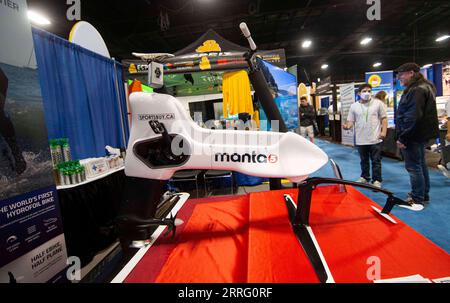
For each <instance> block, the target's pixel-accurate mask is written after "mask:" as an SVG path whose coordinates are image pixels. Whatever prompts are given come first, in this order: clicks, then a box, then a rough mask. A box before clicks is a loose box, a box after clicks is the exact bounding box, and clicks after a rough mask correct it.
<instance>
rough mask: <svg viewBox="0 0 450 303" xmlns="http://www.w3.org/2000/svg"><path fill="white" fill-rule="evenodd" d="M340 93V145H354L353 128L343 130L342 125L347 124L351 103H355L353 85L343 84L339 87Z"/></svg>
mask: <svg viewBox="0 0 450 303" xmlns="http://www.w3.org/2000/svg"><path fill="white" fill-rule="evenodd" d="M340 93H341V113H342V126H341V127H342V144H344V145H350V146H354V145H355V128H351V129H348V130H345V129H344V128H343V126H344V123H346V122H347V117H348V112H349V110H350V107H351V106H352V104H353V103H355V84H354V83H351V84H345V85H342V86H340Z"/></svg>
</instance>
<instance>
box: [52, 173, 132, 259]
mask: <svg viewBox="0 0 450 303" xmlns="http://www.w3.org/2000/svg"><path fill="white" fill-rule="evenodd" d="M124 183H125V173H124V169H123V167H121V168H117V169H114V170H112V171H109V172H108V173H105V174H104V175H100V176H97V177H95V178H92V179H88V180H87V181H85V182H83V183H80V184H77V185H69V186H59V187H58V188H57V189H58V196H59V203H60V206H61V216H62V223H63V228H64V235H65V238H66V246H67V254H68V256H77V257H79V258H80V259H81V263H82V266H84V265H86V264H87V263H89V262H90V261H91V260H92V258H93V257H94V256H95V255H96V254H97V253H98V252H99V251H101V250H103V249H105V248H106V247H108V246H109V245H111V244H112V243H113V242H114V241H115V240H116V238H117V235H116V231H115V227H114V219H115V217H116V216H117V213H118V210H119V205H120V201H121V197H122V191H123V185H124Z"/></svg>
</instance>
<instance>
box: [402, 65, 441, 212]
mask: <svg viewBox="0 0 450 303" xmlns="http://www.w3.org/2000/svg"><path fill="white" fill-rule="evenodd" d="M395 71H396V72H397V79H398V80H399V81H400V83H401V85H402V86H404V87H406V89H405V91H404V92H403V95H402V98H401V100H400V102H399V104H398V108H397V117H396V125H395V130H396V136H397V146H398V147H399V148H400V150H401V151H402V154H403V158H404V160H405V169H406V170H407V171H408V173H409V177H410V183H411V192H410V193H409V194H408V197H407V199H406V201H407V202H408V203H409V204H410V205H411V206H414V204H422V205H423V204H425V203H428V202H429V200H430V198H429V191H430V177H429V174H428V167H427V164H426V162H425V145H426V144H427V143H428V142H429V141H430V140H431V139H436V138H438V137H439V121H438V116H437V109H436V88H435V87H434V84H433V83H431V82H430V81H428V80H427V79H425V78H424V76H423V75H422V74H421V73H420V66H419V65H417V64H416V63H412V62H410V63H405V64H403V65H401V66H400V67H398V68H397V69H396V70H395Z"/></svg>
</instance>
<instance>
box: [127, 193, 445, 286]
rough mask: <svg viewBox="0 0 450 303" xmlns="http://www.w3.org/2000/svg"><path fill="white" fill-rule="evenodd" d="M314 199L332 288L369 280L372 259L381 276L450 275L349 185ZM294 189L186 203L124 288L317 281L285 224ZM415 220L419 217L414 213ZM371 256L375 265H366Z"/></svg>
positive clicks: (441, 256) (430, 248)
mask: <svg viewBox="0 0 450 303" xmlns="http://www.w3.org/2000/svg"><path fill="white" fill-rule="evenodd" d="M347 188H348V192H347V193H339V192H337V187H334V186H326V187H319V188H318V189H317V190H315V191H314V193H313V202H312V206H311V227H312V229H313V231H314V234H315V236H316V238H317V240H318V242H319V245H320V247H321V249H322V252H323V254H324V256H325V258H326V261H327V263H328V266H329V267H330V270H331V273H332V275H333V277H334V279H335V281H336V282H370V281H369V280H368V278H367V271H368V270H369V268H370V267H371V265H372V263H370V264H367V263H368V260H373V257H376V258H378V260H379V261H380V272H381V278H382V279H385V278H394V277H400V276H407V275H414V274H421V275H422V276H424V277H426V278H430V279H433V278H439V277H444V276H449V275H450V256H449V255H448V254H447V253H446V252H445V251H443V250H442V249H440V248H439V247H437V246H436V245H434V244H433V243H432V242H431V241H429V240H428V239H426V238H425V237H423V236H422V235H420V234H418V233H417V232H415V231H414V230H413V229H412V228H410V227H409V226H407V225H405V224H404V223H402V222H401V221H400V220H399V219H397V218H395V219H396V221H397V222H398V224H396V225H395V224H392V223H390V222H388V221H387V220H385V219H382V218H381V217H380V216H379V215H378V214H376V213H375V211H373V210H372V209H371V207H370V206H371V205H374V206H378V205H377V204H376V203H374V202H373V201H371V200H370V199H368V198H367V197H365V196H364V195H363V194H361V193H360V192H358V191H356V190H355V189H353V188H351V187H349V186H348V187H347ZM285 193H289V194H291V195H292V197H293V198H294V200H296V199H297V190H294V189H293V190H280V191H270V192H260V193H252V194H249V195H245V196H233V197H223V198H213V199H197V200H188V202H187V203H186V204H185V206H184V207H183V208H182V209H181V210H180V212H179V214H178V218H180V219H182V220H184V221H185V224H183V225H181V226H179V228H178V230H177V235H176V237H175V238H174V239H171V238H161V239H158V241H157V242H156V243H155V245H154V246H153V247H151V248H150V250H149V251H148V252H147V254H146V255H145V256H144V257H143V258H142V259H141V261H140V262H139V263H138V265H137V266H136V267H135V268H134V270H133V271H132V272H131V273H130V274H129V275H128V277H127V278H126V279H125V282H236V283H238V282H277V283H290V282H296V283H305V282H318V280H317V278H316V275H315V273H314V270H313V268H312V266H311V264H310V263H309V261H308V258H307V256H306V255H305V253H304V251H303V249H302V247H301V245H300V243H299V242H298V240H297V238H296V237H295V235H294V233H293V231H292V228H291V225H290V223H289V220H288V214H287V208H286V205H285V202H284V199H283V194H285ZM418 215H420V213H418ZM369 258H372V259H369Z"/></svg>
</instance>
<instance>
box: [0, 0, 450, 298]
mask: <svg viewBox="0 0 450 303" xmlns="http://www.w3.org/2000/svg"><path fill="white" fill-rule="evenodd" d="M15 1H17V2H18V3H19V4H20V7H26V5H27V2H26V1H25V0H15ZM5 3H6V2H5ZM5 7H6V5H5ZM7 8H8V10H7V11H6V10H4V9H5V8H4V7H3V6H2V4H0V17H1V18H0V20H1V21H2V26H3V21H4V20H7V22H6V23H7V26H6V27H5V28H4V30H2V31H0V41H1V42H2V43H0V48H1V51H0V188H1V191H0V283H30V282H31V283H34V282H38V283H79V282H102V283H104V282H107V283H109V282H111V283H387V282H415V283H418V282H428V283H444V282H448V281H449V276H450V256H449V254H448V252H447V250H448V249H449V247H450V246H449V244H448V233H447V234H446V232H448V229H447V226H448V222H447V221H448V220H442V218H441V217H433V215H435V214H436V213H443V214H444V215H447V214H446V213H445V209H444V208H443V204H444V203H443V202H446V197H447V195H446V194H448V183H445V182H448V180H447V179H445V180H443V178H442V179H438V177H442V176H441V175H439V176H438V175H436V174H434V175H432V182H433V183H434V184H433V186H434V189H433V190H434V192H433V199H434V200H435V201H437V203H440V204H438V207H436V208H434V209H432V210H431V212H428V213H427V212H426V211H428V210H429V209H430V208H429V206H428V204H425V203H416V202H417V201H416V202H414V200H412V198H411V199H409V198H405V199H403V198H402V196H404V195H408V190H409V187H408V189H407V188H406V187H407V186H405V184H406V183H407V181H405V180H406V178H407V177H406V173H404V174H403V172H402V174H401V173H400V172H399V171H400V170H399V167H401V168H402V169H403V164H402V163H400V162H399V161H397V160H398V159H401V157H400V152H399V150H398V148H397V144H396V134H395V123H396V110H397V107H398V103H399V100H400V97H401V94H402V91H403V89H404V88H402V87H401V86H400V85H399V81H397V79H396V74H395V73H394V72H393V71H390V70H389V71H380V72H367V73H366V74H365V82H366V83H369V84H370V85H371V86H372V91H373V94H374V95H375V94H376V93H378V92H380V91H383V92H385V93H386V95H387V97H386V99H385V105H386V107H387V116H388V126H389V128H388V133H387V137H386V139H385V141H384V143H383V151H384V153H385V154H386V155H389V156H391V157H393V158H397V160H395V161H394V160H393V159H390V160H389V161H387V162H389V164H390V165H391V166H389V167H388V166H387V165H386V167H388V169H386V171H388V172H389V174H390V175H389V177H388V178H387V179H389V178H390V179H389V181H388V182H390V183H388V182H386V183H387V184H388V186H386V188H385V187H381V185H380V186H376V185H375V182H374V183H370V182H366V183H363V182H355V181H352V180H350V179H355V180H356V176H357V175H358V174H359V172H357V173H355V171H357V170H358V169H359V166H358V165H359V162H358V161H357V160H355V159H356V158H355V157H356V156H355V154H356V150H355V148H354V147H355V132H354V131H353V130H349V129H346V128H345V129H344V127H343V125H344V123H345V122H346V120H347V117H348V114H349V110H350V107H351V106H352V104H354V103H355V102H359V96H358V93H357V89H358V85H359V84H361V83H362V82H356V81H355V82H351V81H346V82H345V83H337V82H335V81H332V78H331V77H328V78H326V79H324V80H323V81H322V82H321V83H320V84H318V85H316V83H311V82H310V81H308V87H307V86H306V85H305V84H304V83H299V82H302V81H301V80H302V79H298V78H297V76H296V75H295V74H296V72H292V70H291V73H289V72H288V71H287V68H286V54H285V50H284V49H282V48H278V49H274V50H259V49H258V47H257V43H255V41H254V40H253V38H252V35H251V31H250V29H249V27H248V26H247V24H246V23H245V22H241V23H240V24H239V27H236V30H238V29H239V30H240V31H241V33H242V35H243V37H245V39H246V40H247V42H248V46H241V45H238V44H235V43H234V42H232V41H228V40H226V39H225V38H223V37H222V36H221V35H219V34H218V33H217V32H215V31H214V30H212V29H209V30H207V31H206V32H205V33H204V34H203V35H201V36H200V38H198V39H197V40H195V41H194V42H193V43H191V44H189V45H188V46H186V47H185V48H182V49H181V50H179V51H177V52H175V53H174V54H173V55H172V54H169V53H164V52H165V51H168V50H166V49H161V50H158V51H159V52H158V53H151V54H147V53H133V55H134V56H135V57H137V58H138V59H124V60H121V62H119V61H117V60H116V59H115V58H114V57H111V53H113V51H112V49H108V47H107V45H106V42H105V41H104V40H103V38H102V36H101V34H100V33H99V32H98V31H97V29H96V28H95V27H94V26H93V25H92V24H90V23H88V22H85V21H80V22H78V23H76V24H75V26H74V27H73V28H72V31H71V32H70V35H69V38H68V40H66V39H64V38H61V37H59V36H57V35H55V34H52V33H50V32H49V31H45V30H43V29H39V28H37V27H31V26H30V25H29V23H28V22H25V21H26V20H27V19H26V18H27V17H26V11H23V10H19V9H17V10H15V9H11V7H7ZM161 16H163V14H161ZM161 16H160V18H162V17H161ZM233 18H235V17H233ZM160 21H161V20H160ZM99 28H100V27H99ZM2 29H3V27H2ZM202 32H203V31H202ZM105 37H106V35H105ZM3 41H10V43H3ZM256 42H258V41H256ZM278 47H282V45H281V44H279V45H278ZM110 51H111V53H110ZM30 54H31V55H30ZM131 56H132V54H130V57H131ZM421 72H422V74H423V75H425V77H426V78H427V79H428V80H430V81H431V82H433V83H434V84H435V85H436V88H437V92H436V95H437V102H436V103H437V112H438V114H439V119H440V128H441V133H440V138H436V140H435V142H432V143H433V144H435V145H434V149H435V150H433V145H431V144H430V145H431V150H432V151H433V152H436V153H437V152H439V153H440V155H441V156H442V160H441V161H440V164H441V165H443V167H444V169H448V170H450V166H449V165H450V149H449V147H450V146H448V143H449V142H447V140H446V138H445V136H446V135H447V134H448V132H447V130H446V127H447V125H448V123H447V118H449V117H448V115H449V112H450V61H449V62H447V63H436V64H433V65H431V66H430V67H428V68H424V69H423V70H422V71H421ZM361 76H363V75H361ZM358 81H362V79H361V80H358ZM347 82H349V83H347ZM305 83H306V81H305ZM301 96H306V97H307V99H308V101H309V102H310V103H311V105H312V107H313V109H314V111H315V113H316V115H317V126H318V130H317V131H318V132H319V134H320V135H321V136H324V137H325V136H326V135H329V136H326V137H328V139H329V138H331V140H329V141H326V140H317V141H318V142H312V141H313V140H308V139H307V138H305V137H303V136H302V135H300V134H299V130H300V119H301V117H300V114H299V97H301ZM365 100H370V98H368V99H365ZM367 115H368V111H367V113H366V122H367ZM326 130H328V131H326ZM327 132H328V133H327ZM330 141H332V142H330ZM337 159H338V160H337ZM338 162H339V163H338ZM355 167H356V169H355ZM383 169H384V168H383ZM354 177H355V178H354ZM403 179H405V180H403ZM439 182H441V183H439ZM400 183H401V184H402V186H403V187H402V188H400V185H399V184H400ZM437 183H439V186H437V185H436V184H437ZM408 185H409V184H408ZM446 185H447V188H446V187H445V186H446ZM419 202H420V201H419ZM433 203H434V201H433ZM433 207H435V206H434V205H433ZM443 209H444V210H443ZM420 214H423V215H422V217H421V216H420ZM426 215H428V216H429V217H428V218H427V217H426ZM430 217H433V218H430ZM444 219H446V217H445V218H444ZM411 223H412V224H411ZM432 228H434V229H435V230H434V233H431V232H430V233H428V232H429V230H430V229H432ZM183 285H184V284H183ZM172 297H173V296H172ZM172 297H170V298H172ZM169 301H170V300H169Z"/></svg>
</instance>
